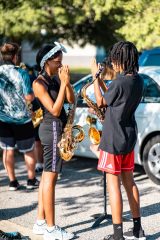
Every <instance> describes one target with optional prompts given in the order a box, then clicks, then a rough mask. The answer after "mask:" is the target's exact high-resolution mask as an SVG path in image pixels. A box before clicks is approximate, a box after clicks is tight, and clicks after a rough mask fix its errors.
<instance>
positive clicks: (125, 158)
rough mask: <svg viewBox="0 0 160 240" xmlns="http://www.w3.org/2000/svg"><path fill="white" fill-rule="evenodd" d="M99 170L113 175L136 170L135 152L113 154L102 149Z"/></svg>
mask: <svg viewBox="0 0 160 240" xmlns="http://www.w3.org/2000/svg"><path fill="white" fill-rule="evenodd" d="M97 168H98V170H101V171H103V172H108V173H112V174H120V173H121V171H133V170H134V151H132V152H130V153H128V154H124V155H123V154H119V155H115V154H111V153H107V152H104V151H102V150H101V149H100V156H99V161H98V167H97Z"/></svg>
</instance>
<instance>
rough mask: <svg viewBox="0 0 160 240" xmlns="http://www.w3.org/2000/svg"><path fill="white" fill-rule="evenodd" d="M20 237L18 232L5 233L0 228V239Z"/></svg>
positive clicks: (9, 239) (11, 239)
mask: <svg viewBox="0 0 160 240" xmlns="http://www.w3.org/2000/svg"><path fill="white" fill-rule="evenodd" d="M20 239H22V237H21V234H20V233H19V232H11V233H6V232H3V231H1V230H0V240H20Z"/></svg>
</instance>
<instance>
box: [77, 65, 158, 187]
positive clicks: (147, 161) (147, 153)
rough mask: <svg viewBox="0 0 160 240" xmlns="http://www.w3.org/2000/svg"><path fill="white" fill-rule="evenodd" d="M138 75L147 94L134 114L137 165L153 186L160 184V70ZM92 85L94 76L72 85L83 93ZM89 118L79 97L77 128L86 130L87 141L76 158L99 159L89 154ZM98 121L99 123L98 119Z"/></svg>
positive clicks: (88, 76)
mask: <svg viewBox="0 0 160 240" xmlns="http://www.w3.org/2000/svg"><path fill="white" fill-rule="evenodd" d="M139 73H140V76H141V77H142V78H143V81H144V93H143V97H142V100H141V103H140V104H139V106H138V108H137V110H136V113H135V116H136V121H137V125H138V140H137V144H136V147H135V162H136V163H137V164H140V165H143V166H144V169H145V171H146V174H147V175H148V177H149V178H150V179H151V180H152V181H153V182H154V183H156V184H160V67H141V68H140V71H139ZM91 81H92V76H91V75H87V76H86V77H84V78H82V79H80V80H79V81H78V82H76V83H75V84H74V85H73V86H74V89H75V91H76V92H77V93H78V92H80V90H81V89H82V87H83V86H84V85H85V84H87V83H88V82H91ZM92 91H93V90H92ZM93 96H94V92H93ZM93 98H94V97H93ZM88 115H89V112H88V106H87V105H86V103H85V102H84V100H83V99H82V97H81V96H80V97H79V98H78V103H77V108H76V114H75V124H79V125H81V126H82V127H83V129H84V131H85V134H86V137H85V139H84V140H83V141H82V142H81V143H80V144H79V146H78V149H77V150H76V151H75V155H76V156H84V157H89V158H96V156H95V155H94V154H93V153H92V152H91V150H90V140H89V137H88V130H89V125H88V124H87V122H86V118H87V116H88ZM96 121H97V123H98V120H97V119H96ZM96 125H98V124H96ZM99 125H100V124H99Z"/></svg>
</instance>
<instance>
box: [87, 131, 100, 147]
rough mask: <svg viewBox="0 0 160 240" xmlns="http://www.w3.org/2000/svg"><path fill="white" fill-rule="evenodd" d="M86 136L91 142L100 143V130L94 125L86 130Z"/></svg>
mask: <svg viewBox="0 0 160 240" xmlns="http://www.w3.org/2000/svg"><path fill="white" fill-rule="evenodd" d="M88 136H89V138H90V141H91V143H93V144H95V145H97V144H99V143H100V139H101V136H100V132H99V131H98V130H97V129H96V128H95V127H90V129H89V131H88Z"/></svg>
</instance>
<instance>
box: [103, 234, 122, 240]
mask: <svg viewBox="0 0 160 240" xmlns="http://www.w3.org/2000/svg"><path fill="white" fill-rule="evenodd" d="M103 240H115V238H114V236H113V235H108V236H106V237H104V238H103ZM118 240H125V238H124V237H122V238H119V239H118Z"/></svg>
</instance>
